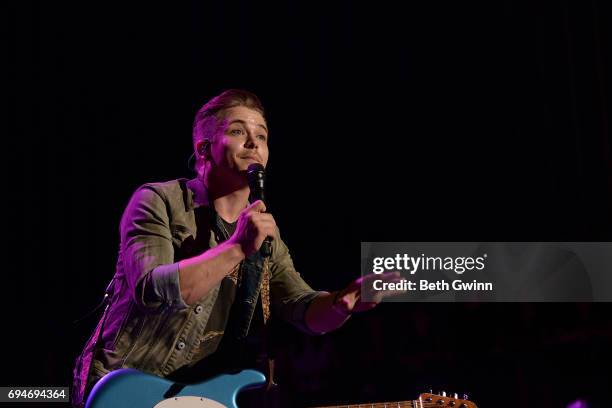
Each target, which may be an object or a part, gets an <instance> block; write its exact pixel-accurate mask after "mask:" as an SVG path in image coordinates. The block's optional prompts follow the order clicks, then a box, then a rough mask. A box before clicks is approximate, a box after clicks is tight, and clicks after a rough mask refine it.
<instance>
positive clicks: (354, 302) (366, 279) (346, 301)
mask: <svg viewBox="0 0 612 408" xmlns="http://www.w3.org/2000/svg"><path fill="white" fill-rule="evenodd" d="M377 279H380V280H381V281H382V282H387V283H398V282H400V281H401V277H400V274H399V272H387V273H383V274H380V275H377V274H373V273H372V274H369V275H366V276H362V277H360V278H357V279H355V280H354V281H353V282H351V283H350V284H349V285H348V286H347V287H346V288H344V289H342V290H341V291H339V292H338V294H337V296H336V300H335V304H336V306H337V307H339V308H340V309H342V310H343V311H344V312H345V313H357V312H363V311H366V310H370V309H373V308H374V307H376V305H378V304H379V303H380V302H381V301H382V300H383V299H384V298H386V297H390V296H395V295H400V294H403V293H405V291H398V290H393V291H390V290H375V289H374V288H373V282H374V281H375V280H377ZM362 291H363V293H362ZM362 295H363V296H362ZM362 299H368V301H366V300H362ZM370 299H371V301H370Z"/></svg>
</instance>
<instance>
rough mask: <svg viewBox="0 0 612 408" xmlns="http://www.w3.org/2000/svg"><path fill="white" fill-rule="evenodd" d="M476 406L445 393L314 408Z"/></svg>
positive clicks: (436, 407) (440, 407) (473, 407)
mask: <svg viewBox="0 0 612 408" xmlns="http://www.w3.org/2000/svg"><path fill="white" fill-rule="evenodd" d="M434 407H435V408H477V407H476V404H474V403H473V402H472V401H468V400H467V399H465V400H464V399H459V398H457V397H456V395H455V397H447V396H446V395H436V394H425V393H424V394H421V395H420V396H419V399H418V400H413V401H394V402H375V403H370V404H351V405H329V406H325V407H316V408H434Z"/></svg>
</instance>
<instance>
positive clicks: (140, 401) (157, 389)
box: [85, 368, 266, 408]
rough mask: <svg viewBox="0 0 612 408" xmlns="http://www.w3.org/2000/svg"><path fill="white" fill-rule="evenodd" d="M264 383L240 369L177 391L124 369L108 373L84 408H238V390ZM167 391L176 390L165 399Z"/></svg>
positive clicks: (168, 383)
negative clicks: (234, 372)
mask: <svg viewBox="0 0 612 408" xmlns="http://www.w3.org/2000/svg"><path fill="white" fill-rule="evenodd" d="M265 382H266V377H265V376H264V375H263V374H262V373H260V372H258V371H255V370H243V371H240V372H238V373H236V374H222V375H219V376H217V377H214V378H212V379H210V380H208V381H204V382H201V383H198V384H190V385H185V386H184V387H182V388H181V387H178V388H177V384H175V383H174V382H172V381H168V380H166V379H164V378H160V377H157V376H154V375H150V374H144V373H142V372H140V371H138V370H134V369H130V368H126V369H120V370H116V371H112V372H110V373H109V374H107V375H106V376H104V377H103V378H102V379H101V380H100V381H98V383H97V384H96V385H95V386H94V387H93V389H92V390H91V393H90V395H89V398H87V403H86V404H85V408H111V407H112V408H140V407H143V408H144V407H146V408H153V407H155V408H222V407H230V408H238V407H237V405H236V396H237V395H238V393H239V392H240V391H241V390H243V389H245V388H250V387H255V386H260V385H263V384H265ZM171 389H177V390H178V389H180V391H178V392H171V395H169V396H168V397H165V396H164V395H165V394H166V393H168V391H170V390H171Z"/></svg>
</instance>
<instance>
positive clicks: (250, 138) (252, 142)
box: [244, 133, 259, 149]
mask: <svg viewBox="0 0 612 408" xmlns="http://www.w3.org/2000/svg"><path fill="white" fill-rule="evenodd" d="M258 146H259V145H258V143H257V138H256V137H255V136H254V135H253V134H252V133H248V134H247V138H246V141H245V142H244V147H247V148H249V149H256V148H257V147H258Z"/></svg>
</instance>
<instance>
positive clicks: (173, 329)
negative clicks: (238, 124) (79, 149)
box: [72, 179, 319, 406]
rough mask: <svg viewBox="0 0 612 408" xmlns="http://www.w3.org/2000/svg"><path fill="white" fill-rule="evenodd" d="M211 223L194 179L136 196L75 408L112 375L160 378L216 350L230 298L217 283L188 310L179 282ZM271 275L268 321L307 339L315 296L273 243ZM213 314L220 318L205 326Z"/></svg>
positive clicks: (79, 376)
mask: <svg viewBox="0 0 612 408" xmlns="http://www.w3.org/2000/svg"><path fill="white" fill-rule="evenodd" d="M211 214H212V216H211ZM215 217H216V218H215ZM215 219H216V220H218V216H217V215H216V213H215V212H214V210H211V207H210V206H209V203H208V194H207V192H206V190H205V187H204V185H203V183H202V182H200V181H199V180H197V179H193V180H189V181H188V180H186V179H179V180H173V181H169V182H164V183H151V184H145V185H143V186H142V187H140V188H139V189H138V190H137V191H136V192H135V193H134V195H133V196H132V198H131V200H130V202H129V204H128V206H127V208H126V210H125V212H124V214H123V217H122V220H121V227H120V232H121V245H120V250H119V256H118V260H117V268H116V273H115V277H114V282H113V285H112V286H113V290H112V295H111V297H110V304H109V307H108V309H107V312H106V313H105V317H104V316H103V318H101V319H100V322H99V323H98V325H97V327H96V330H94V333H93V334H92V336H91V337H90V339H89V341H88V342H87V343H86V345H85V348H84V350H83V352H82V354H81V355H80V356H79V358H78V359H77V362H76V366H75V369H74V381H75V382H74V388H73V397H72V402H73V404H74V405H76V406H78V405H79V404H81V403H82V401H83V398H84V397H85V396H86V393H87V392H88V391H89V390H90V389H91V387H92V386H93V384H94V383H95V382H96V381H97V380H99V379H100V378H101V377H102V376H103V375H105V374H106V373H108V372H109V371H111V370H115V369H118V368H126V367H130V368H136V369H139V370H142V371H145V372H148V373H151V374H155V375H158V376H162V377H165V376H168V375H170V374H171V373H173V372H174V371H175V370H177V369H179V368H181V367H183V366H186V365H190V364H193V363H194V361H193V360H194V358H197V359H202V358H203V357H206V356H207V355H210V354H211V353H213V352H214V351H215V350H216V349H217V346H218V345H219V342H220V340H221V338H222V336H223V333H224V328H225V326H226V325H227V321H228V317H229V310H230V307H231V305H232V303H233V301H234V293H232V292H227V291H225V292H224V291H221V296H219V294H220V287H222V283H219V284H218V285H216V286H215V287H214V288H213V289H212V290H211V291H210V292H209V293H208V294H207V295H205V296H204V297H203V298H201V299H200V300H199V301H198V302H196V303H195V304H193V305H190V306H188V305H186V304H185V303H184V301H183V299H182V298H181V295H180V289H179V280H178V261H179V260H181V259H184V258H189V257H193V256H196V255H198V254H200V253H203V252H204V251H206V250H207V249H209V248H212V247H214V246H215V245H217V243H218V242H219V241H221V240H222V239H223V237H221V236H219V235H218V233H217V232H216V230H218V229H217V228H214V225H215ZM244 263H245V262H244V261H243V262H242V263H241V265H243V264H244ZM269 268H270V302H271V308H272V313H273V316H279V317H281V318H282V319H284V320H286V321H288V322H290V323H292V324H294V325H295V326H297V327H298V328H300V329H301V330H303V331H305V332H307V333H310V330H309V329H308V327H306V325H305V323H304V314H305V311H306V308H307V307H308V304H309V303H310V301H311V300H312V299H313V298H314V297H316V296H317V295H318V294H319V292H317V291H314V290H313V289H312V288H311V287H310V286H308V284H306V283H305V282H304V280H303V279H302V278H301V277H300V274H299V273H297V272H296V270H295V268H294V266H293V262H292V260H291V257H290V255H289V251H288V249H287V246H286V245H285V244H284V243H283V241H282V240H281V239H280V238H279V239H275V240H273V241H272V255H271V257H270V259H269ZM224 279H228V277H226V278H224ZM258 290H259V289H258V288H257V293H256V296H258V295H259V292H258ZM228 293H229V294H228ZM255 300H256V298H255ZM255 304H256V302H253V308H255ZM213 306H215V309H214V310H215V314H217V313H218V314H219V315H218V316H214V317H215V318H214V319H211V318H210V317H211V311H212V310H213ZM250 312H251V315H252V310H250ZM249 319H250V317H249ZM249 321H250V320H249ZM247 324H248V322H247ZM102 326H103V330H102V333H101V334H100V330H101V327H102ZM98 338H99V341H98Z"/></svg>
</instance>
